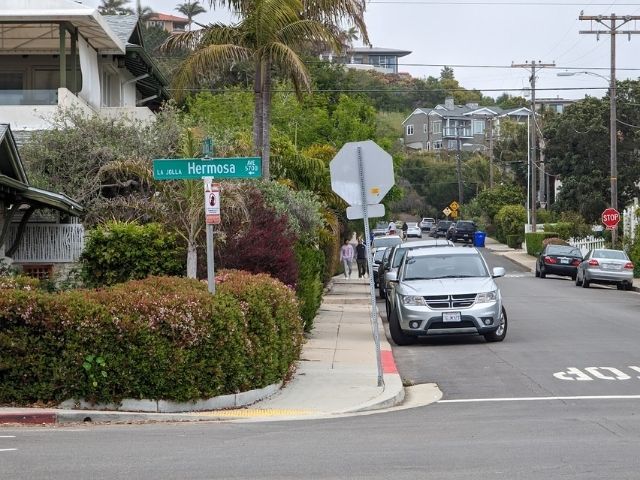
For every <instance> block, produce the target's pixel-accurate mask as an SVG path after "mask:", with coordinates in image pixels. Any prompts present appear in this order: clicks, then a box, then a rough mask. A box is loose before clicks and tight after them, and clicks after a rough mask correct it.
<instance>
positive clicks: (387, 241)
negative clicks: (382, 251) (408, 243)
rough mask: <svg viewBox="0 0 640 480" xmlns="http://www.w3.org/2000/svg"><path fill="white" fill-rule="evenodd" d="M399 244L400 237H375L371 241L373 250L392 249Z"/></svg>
mask: <svg viewBox="0 0 640 480" xmlns="http://www.w3.org/2000/svg"><path fill="white" fill-rule="evenodd" d="M399 243H402V240H401V239H400V237H377V238H374V239H373V246H374V247H375V248H380V247H393V246H394V245H398V244H399Z"/></svg>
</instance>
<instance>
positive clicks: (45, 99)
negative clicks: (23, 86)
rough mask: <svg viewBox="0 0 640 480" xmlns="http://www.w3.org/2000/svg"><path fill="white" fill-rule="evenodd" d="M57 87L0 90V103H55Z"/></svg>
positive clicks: (56, 100)
mask: <svg viewBox="0 0 640 480" xmlns="http://www.w3.org/2000/svg"><path fill="white" fill-rule="evenodd" d="M57 104H58V89H54V90H0V105H57Z"/></svg>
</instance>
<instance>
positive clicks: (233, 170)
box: [153, 157, 262, 180]
mask: <svg viewBox="0 0 640 480" xmlns="http://www.w3.org/2000/svg"><path fill="white" fill-rule="evenodd" d="M261 162H262V161H261V159H260V157H238V158H206V159H205V158H159V159H156V160H154V161H153V178H154V179H155V180H189V179H191V180H200V179H201V178H204V177H215V178H216V179H217V180H219V179H221V178H260V177H261V176H262V163H261Z"/></svg>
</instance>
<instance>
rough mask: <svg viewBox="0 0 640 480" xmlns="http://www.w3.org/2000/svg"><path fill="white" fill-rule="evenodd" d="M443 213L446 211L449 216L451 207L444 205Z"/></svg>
mask: <svg viewBox="0 0 640 480" xmlns="http://www.w3.org/2000/svg"><path fill="white" fill-rule="evenodd" d="M442 213H444V214H445V215H446V216H447V217H448V216H449V215H451V209H450V208H449V207H444V210H442Z"/></svg>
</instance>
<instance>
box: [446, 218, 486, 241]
mask: <svg viewBox="0 0 640 480" xmlns="http://www.w3.org/2000/svg"><path fill="white" fill-rule="evenodd" d="M477 229H478V228H477V227H476V224H475V223H474V222H472V221H471V220H458V221H457V222H455V223H452V224H451V225H450V226H449V229H448V230H447V239H449V240H451V241H452V242H457V241H458V240H466V241H467V242H470V243H472V242H473V235H474V234H475V233H476V230H477Z"/></svg>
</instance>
